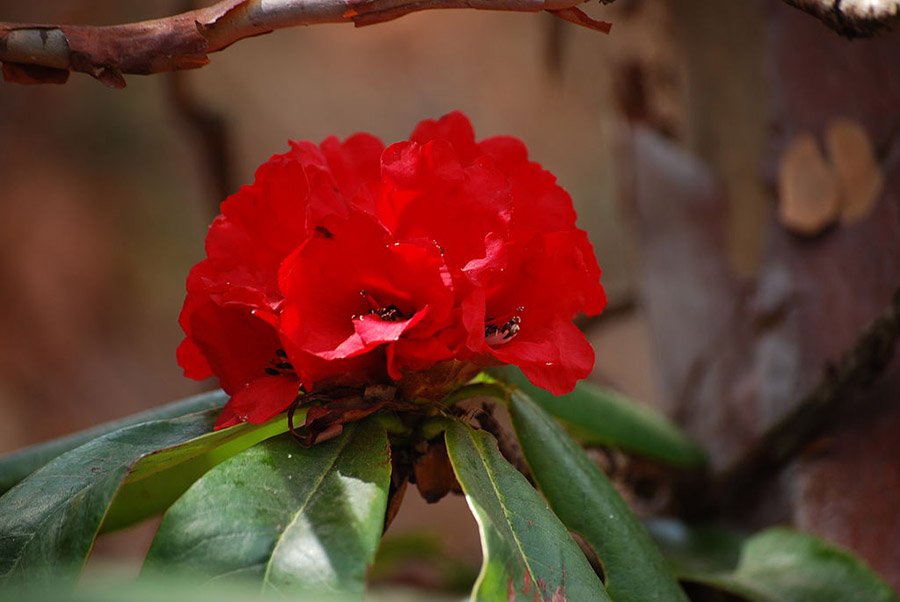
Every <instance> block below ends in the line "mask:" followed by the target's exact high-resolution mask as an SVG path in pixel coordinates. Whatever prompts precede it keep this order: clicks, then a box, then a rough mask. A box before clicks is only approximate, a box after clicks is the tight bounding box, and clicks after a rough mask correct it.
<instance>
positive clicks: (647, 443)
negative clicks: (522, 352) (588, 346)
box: [497, 367, 706, 468]
mask: <svg viewBox="0 0 900 602" xmlns="http://www.w3.org/2000/svg"><path fill="white" fill-rule="evenodd" d="M497 372H498V376H499V377H500V378H501V379H502V380H505V381H507V382H509V383H510V384H512V385H515V386H516V387H518V388H519V389H521V390H522V391H523V392H524V393H525V394H526V395H528V396H529V397H530V398H531V399H533V400H534V401H535V403H537V404H538V405H539V406H541V407H542V408H543V409H544V410H546V411H547V412H549V413H550V414H551V415H552V416H554V417H556V418H558V419H560V420H561V421H563V423H564V424H565V425H566V427H567V428H568V429H569V430H570V431H571V432H572V433H573V434H574V435H575V436H576V437H577V438H578V439H580V440H581V441H582V442H584V443H586V444H588V445H604V446H607V447H615V448H619V449H622V450H625V451H627V452H631V453H634V454H637V455H642V456H647V457H649V458H654V459H656V460H659V461H661V462H665V463H667V464H672V465H674V466H680V467H684V468H693V467H699V466H702V465H703V464H705V463H706V455H705V453H704V452H703V450H702V449H701V448H700V447H699V446H698V445H697V444H696V443H694V442H693V441H692V440H691V439H689V438H688V436H687V435H685V434H684V433H683V432H682V431H681V430H680V429H679V428H678V427H676V426H675V425H674V424H672V422H671V421H669V420H668V419H667V418H666V417H665V416H663V415H662V414H659V413H658V412H655V411H653V410H651V409H650V408H647V407H645V406H642V405H640V404H638V403H636V402H633V401H631V400H629V399H627V398H626V397H624V396H623V395H621V394H619V393H616V392H615V391H612V390H610V389H604V388H602V387H598V386H596V385H594V384H591V383H588V382H584V381H582V382H580V383H578V384H577V385H575V390H574V391H572V392H571V393H569V394H567V395H561V396H559V397H557V396H555V395H553V394H552V393H549V392H548V391H545V390H544V389H541V388H540V387H536V386H534V385H533V384H531V383H530V382H529V381H528V379H527V378H526V377H525V375H524V374H522V372H521V371H520V370H518V369H516V368H513V367H506V368H504V369H502V370H498V371H497Z"/></svg>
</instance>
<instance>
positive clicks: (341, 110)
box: [0, 0, 900, 586]
mask: <svg viewBox="0 0 900 602" xmlns="http://www.w3.org/2000/svg"><path fill="white" fill-rule="evenodd" d="M127 4H131V3H127ZM178 8H179V7H178V5H177V3H174V2H162V1H158V2H145V3H142V6H140V7H133V6H128V5H126V3H120V2H113V1H112V0H93V1H87V2H86V1H84V0H79V1H75V0H54V1H52V2H51V1H48V2H42V3H22V2H15V1H13V0H0V19H2V20H6V21H37V22H68V23H95V24H103V23H116V22H124V21H133V20H138V19H142V18H152V17H157V16H163V15H166V14H171V13H173V12H176V11H177V10H178ZM589 10H590V12H591V13H592V14H593V15H594V16H596V17H600V18H605V19H607V20H610V21H613V22H614V28H613V33H612V35H610V36H603V35H600V34H597V33H595V32H591V31H587V30H582V29H578V28H576V27H574V26H571V25H568V24H560V23H558V22H557V21H555V20H553V19H552V17H550V16H548V15H544V14H534V15H532V14H495V13H486V12H441V13H425V14H416V15H411V16H408V17H404V18H403V19H401V20H398V21H396V22H392V23H387V24H382V25H378V26H374V27H370V28H363V29H358V30H355V29H354V28H352V27H350V26H317V27H311V28H302V29H295V30H289V31H282V32H278V33H275V34H272V35H268V36H263V37H260V38H255V39H251V40H246V41H243V42H241V43H239V44H237V45H236V46H234V47H232V48H230V49H228V50H226V51H225V52H223V53H220V54H216V55H213V56H212V64H210V65H209V66H207V67H205V68H203V69H202V70H199V71H196V72H192V73H189V74H188V75H187V76H186V77H185V78H184V79H183V80H182V83H183V84H184V85H186V86H188V87H189V89H190V90H191V91H192V93H193V94H195V95H196V97H197V99H198V101H199V102H201V103H202V104H203V105H205V106H207V107H209V108H211V109H213V110H215V111H217V112H219V113H220V114H221V115H222V116H223V117H224V118H225V120H226V124H227V127H228V130H227V131H228V133H229V136H230V142H229V145H228V150H229V153H230V156H231V159H232V162H233V169H232V171H231V173H230V175H231V180H232V182H233V183H234V184H235V185H237V184H239V183H242V182H247V181H249V180H250V179H251V178H252V173H253V170H254V169H255V167H256V166H257V165H258V164H260V163H261V162H263V161H264V160H265V159H266V158H267V157H268V156H269V155H271V154H273V153H275V152H281V151H283V150H284V149H285V148H286V140H287V139H288V138H298V139H301V138H306V139H312V140H319V139H321V138H323V137H325V136H327V135H330V134H337V135H339V136H346V135H348V134H351V133H353V132H355V131H359V130H365V131H371V132H373V133H375V134H376V135H379V136H381V137H382V138H383V139H385V140H386V141H388V142H390V141H393V140H397V139H401V138H403V137H405V136H406V135H408V133H409V132H410V130H411V128H412V127H413V125H414V124H415V123H416V122H417V121H418V120H419V119H422V118H426V117H434V116H438V115H440V114H442V113H444V112H447V111H449V110H453V109H461V110H463V111H465V112H466V113H468V114H469V116H470V117H471V118H472V120H473V122H474V124H475V127H476V131H477V132H478V134H479V135H480V136H488V135H492V134H498V133H513V134H515V135H518V136H519V137H521V138H523V139H524V140H525V141H526V143H527V144H528V145H529V148H530V149H531V152H532V155H533V157H534V158H535V159H537V160H538V161H540V162H542V163H543V164H544V165H545V166H546V167H548V168H549V169H551V170H552V171H553V172H554V173H556V174H557V175H558V176H559V179H560V181H561V182H562V184H563V185H564V186H565V187H566V188H567V189H568V190H569V191H570V192H571V193H572V195H573V197H574V198H575V201H576V205H577V207H578V209H579V214H580V223H581V225H582V227H584V228H585V229H587V230H588V231H589V232H590V234H591V237H592V239H593V241H594V244H595V246H596V248H597V252H598V256H599V258H600V262H601V265H602V266H603V268H604V282H605V284H606V286H607V289H608V291H609V293H610V297H611V301H612V305H613V306H614V307H616V308H622V309H623V310H622V311H617V312H616V313H615V315H614V316H612V314H611V317H610V318H609V319H607V320H605V321H603V322H601V323H600V324H598V325H596V326H594V327H593V328H592V330H591V336H592V339H593V340H594V342H595V346H596V348H597V352H598V362H597V368H596V370H595V375H594V376H595V377H596V378H597V379H598V380H601V381H604V382H607V383H611V384H614V385H616V386H618V387H620V388H621V389H623V390H624V391H625V392H627V393H629V394H631V395H632V396H634V397H635V398H637V399H640V400H642V401H645V402H647V403H650V404H653V405H655V406H657V407H659V408H661V409H664V410H665V411H667V412H668V413H669V414H670V415H672V416H673V417H675V418H676V419H677V420H678V421H679V422H681V423H682V424H683V425H684V426H685V427H686V428H687V429H688V430H689V431H690V432H692V433H693V434H694V435H696V436H697V437H698V438H700V439H701V440H702V441H703V442H704V444H705V445H706V446H707V447H708V449H709V450H710V451H711V452H712V453H713V455H714V456H713V457H714V464H715V465H716V466H717V467H724V466H726V465H727V464H729V463H730V462H731V461H733V460H734V459H735V458H737V457H739V456H740V455H741V453H742V451H744V450H745V449H746V448H747V446H748V445H750V444H752V442H753V441H754V440H755V439H756V438H757V437H758V436H759V434H760V433H761V432H763V431H764V429H765V428H766V427H767V426H768V425H770V424H771V423H772V422H773V421H774V420H776V419H777V418H778V417H779V416H780V415H782V414H783V413H784V412H785V411H787V410H788V409H789V408H790V407H791V406H792V405H793V404H794V403H796V402H797V401H798V400H799V399H800V398H801V397H802V395H803V394H804V393H805V392H806V391H807V390H808V389H809V388H810V387H812V386H813V385H814V384H815V383H816V382H817V381H818V379H819V378H820V377H821V374H822V371H823V367H824V365H825V363H826V362H828V361H834V360H836V359H837V357H839V356H840V353H841V352H842V351H843V350H845V349H847V348H849V347H850V346H851V345H852V343H853V341H854V340H855V337H856V335H857V333H858V331H859V330H860V329H861V328H862V327H863V326H864V325H865V324H866V323H867V322H868V321H869V320H870V319H872V318H873V317H874V316H875V315H876V314H877V313H878V312H879V311H881V309H882V308H883V307H885V306H886V305H887V303H888V301H889V299H890V295H891V292H892V291H893V290H894V289H895V288H896V287H897V285H898V283H900V225H898V223H900V222H898V214H900V198H898V195H900V183H898V161H900V149H898V145H897V131H898V130H897V127H898V125H900V38H898V35H897V34H890V35H885V36H882V37H881V38H879V39H877V40H875V41H857V42H852V43H851V42H848V41H846V40H842V39H840V38H838V37H837V36H836V35H835V34H833V33H832V32H830V31H829V30H827V29H825V28H824V26H823V25H822V24H821V23H819V22H818V21H815V20H814V19H812V18H810V17H808V16H806V15H803V14H801V13H799V12H797V11H794V10H793V9H790V8H788V7H787V6H785V5H784V4H783V3H782V2H780V0H765V1H759V2H756V1H750V2H740V3H738V2H716V1H714V0H707V1H701V0H665V1H663V0H656V1H652V2H651V1H643V2H641V1H638V0H618V1H617V2H615V3H614V4H613V5H612V6H610V7H603V8H597V7H591V8H590V9H589ZM554 63H555V64H557V67H556V68H555V69H554V68H553V67H552V65H553V64H554ZM170 83H171V82H170V79H169V76H154V77H149V78H141V77H130V78H129V79H128V87H127V88H126V89H125V90H122V91H116V90H110V89H107V88H104V87H103V86H102V85H100V84H99V83H97V82H95V81H92V80H90V79H88V78H87V77H85V76H83V75H75V76H73V77H72V78H71V80H70V82H69V83H68V84H66V85H65V86H55V87H54V86H46V87H20V86H13V85H8V84H2V85H0V302H2V309H3V311H0V451H6V450H12V449H15V448H17V447H20V446H23V445H27V444H30V443H33V442H36V441H40V440H43V439H47V438H50V437H54V436H58V435H61V434H64V433H67V432H71V431H74V430H78V429H81V428H84V427H87V426H90V425H93V424H96V423H98V422H101V421H104V420H107V419H110V418H114V417H118V416H123V415H126V414H129V413H132V412H134V411H136V410H139V409H143V408H146V407H150V406H153V405H156V404H159V403H162V402H165V401H168V400H171V399H175V398H178V397H182V396H185V395H188V394H192V393H194V392H198V391H200V390H204V389H207V388H210V387H211V386H212V384H211V383H201V384H198V383H194V382H191V381H188V380H186V379H184V378H183V377H182V376H181V374H180V370H179V369H178V367H177V365H176V364H175V360H174V349H175V346H176V345H177V344H178V342H179V340H180V336H181V335H180V331H179V329H178V326H177V323H176V318H177V314H178V311H179V309H180V305H181V301H182V298H183V283H184V277H185V275H186V273H187V270H188V269H189V268H190V266H191V265H192V264H193V263H195V262H196V261H197V260H198V259H200V257H201V256H202V240H203V236H204V233H205V227H206V225H207V224H208V222H209V220H210V219H211V216H212V207H213V206H214V203H216V202H217V200H219V199H218V198H217V193H216V192H215V190H216V187H215V183H214V182H213V179H212V177H211V174H210V171H209V170H208V169H207V166H206V165H205V164H204V162H203V159H202V155H201V152H200V147H199V146H198V139H197V138H196V137H195V135H194V134H195V133H194V132H193V131H192V130H190V129H189V128H187V127H186V125H185V123H184V121H183V120H181V119H180V118H179V116H178V114H177V112H176V111H175V109H174V106H173V101H172V97H171V94H170ZM838 117H841V118H849V119H852V120H855V122H857V123H859V124H861V125H862V127H863V128H864V129H865V131H866V132H867V133H868V136H869V137H870V138H871V140H872V141H873V143H874V144H875V147H876V149H877V151H878V161H879V167H880V169H882V170H883V174H884V178H885V187H884V192H883V193H882V194H880V195H879V198H878V203H877V205H876V207H875V208H874V209H873V210H872V212H871V214H870V215H868V216H866V217H865V219H863V220H862V221H861V222H858V223H856V224H852V225H836V226H833V227H831V228H829V229H828V230H826V231H824V232H822V233H820V234H819V235H818V236H817V237H814V238H812V239H807V238H802V237H797V236H796V235H794V234H792V233H790V232H787V231H786V230H785V228H784V227H783V224H781V223H779V221H778V220H777V218H776V212H775V209H776V207H777V201H778V199H777V194H776V186H775V184H776V182H777V179H778V176H779V159H780V157H781V155H782V152H783V151H784V149H785V148H786V147H787V146H788V145H789V144H790V142H791V141H792V140H793V139H794V137H796V136H797V135H799V134H803V133H811V134H812V135H813V136H816V137H818V139H819V140H821V138H822V136H823V135H824V131H825V128H826V126H827V124H828V123H829V122H830V120H833V119H835V118H838ZM536 285H539V283H536ZM760 316H762V318H761V317H760ZM859 397H860V398H861V399H859V400H855V401H854V406H853V408H860V409H858V410H857V409H854V410H851V411H848V413H847V415H846V416H844V417H843V418H842V423H845V424H835V425H833V426H832V428H831V429H830V430H829V434H828V442H829V443H828V445H827V446H825V447H824V448H821V447H820V448H819V452H818V453H817V455H814V456H809V455H807V456H804V457H803V458H802V459H801V460H800V461H798V462H796V463H794V465H792V466H791V467H790V468H789V469H788V470H786V471H785V472H784V473H783V474H781V476H780V477H779V479H776V481H775V483H774V484H769V485H767V489H766V491H767V494H766V495H765V496H764V498H763V499H762V502H761V503H760V504H759V507H758V508H756V509H755V510H754V511H753V512H751V513H750V517H749V518H747V517H743V520H746V521H749V523H750V524H756V525H760V524H765V523H769V522H773V521H793V522H795V523H796V524H797V525H798V526H800V527H802V528H805V529H809V530H812V531H816V532H819V533H821V534H823V535H825V536H827V537H830V538H832V539H834V540H836V541H838V542H840V543H842V544H844V545H847V546H851V547H854V548H856V549H857V550H859V551H860V552H861V553H863V554H864V555H865V556H866V558H867V559H868V560H869V561H870V562H871V563H872V564H873V566H875V567H876V568H878V569H879V570H881V571H882V572H883V573H884V574H885V575H886V576H888V578H889V579H890V580H891V581H892V583H893V584H894V585H895V586H898V585H900V572H898V567H900V518H898V511H897V508H900V467H898V457H900V449H898V445H900V444H898V442H897V441H898V437H897V436H896V433H897V431H898V427H900V410H898V409H897V408H898V405H900V404H898V403H897V402H898V401H900V400H898V397H900V368H898V363H897V362H894V364H892V365H891V367H890V368H889V369H888V371H887V374H885V375H882V376H881V377H880V379H879V380H877V381H876V382H875V383H874V384H873V385H872V387H871V388H870V389H868V390H866V391H864V392H862V393H860V395H859ZM857 402H858V403H857ZM822 450H824V451H822ZM414 498H415V495H414V494H413V495H410V496H408V499H407V508H406V509H405V510H404V512H403V514H402V515H401V517H400V518H399V519H398V523H397V524H396V526H395V527H394V529H397V530H403V529H405V528H413V527H424V528H428V529H434V530H437V531H439V532H442V533H445V534H447V533H449V534H450V536H448V537H446V539H447V541H448V546H449V548H450V549H451V550H452V551H454V552H456V553H459V554H461V555H464V556H465V557H466V558H468V559H469V560H470V561H471V562H472V563H473V565H474V564H477V561H478V556H479V552H478V543H477V534H476V533H475V531H474V523H473V522H472V521H471V519H470V518H468V517H467V515H466V512H465V509H464V504H463V502H462V501H461V500H460V499H458V498H457V499H452V500H448V501H446V502H442V504H441V505H440V506H438V507H437V508H438V509H439V511H440V513H439V514H436V513H435V512H434V511H433V509H427V510H426V509H425V508H424V504H423V503H421V502H420V501H418V500H415V499H414ZM141 533H142V537H143V538H144V539H146V538H147V537H148V536H149V534H150V533H152V530H150V531H148V530H147V529H144V530H143V531H142V532H141ZM129 541H130V540H129V539H128V536H127V535H125V536H123V535H119V536H115V537H114V538H112V539H111V540H110V541H107V542H106V543H104V544H103V545H101V546H100V549H99V552H98V555H100V556H101V557H102V556H103V554H104V553H105V554H110V553H119V552H120V551H121V550H123V549H129V546H130V543H129Z"/></svg>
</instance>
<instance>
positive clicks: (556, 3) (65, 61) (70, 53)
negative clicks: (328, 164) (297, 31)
mask: <svg viewBox="0 0 900 602" xmlns="http://www.w3.org/2000/svg"><path fill="white" fill-rule="evenodd" d="M582 2H584V0H222V1H220V2H217V3H216V4H214V5H212V6H209V7H207V8H201V9H197V10H192V11H188V12H184V13H182V14H179V15H175V16H172V17H166V18H162V19H155V20H152V21H142V22H140V23H130V24H126V25H113V26H105V27H95V26H74V25H37V24H18V23H0V62H2V63H3V75H4V79H6V80H7V81H14V82H18V83H48V82H50V83H63V82H65V81H66V79H67V78H68V74H69V73H70V72H71V71H78V72H82V73H87V74H89V75H91V76H93V77H95V78H97V79H99V80H100V81H102V82H103V83H105V84H107V85H110V86H113V87H123V86H124V85H125V79H124V78H123V74H127V73H133V74H150V73H160V72H163V71H176V70H180V69H193V68H197V67H202V66H203V65H205V64H207V63H208V62H209V58H208V56H207V55H208V54H209V53H212V52H218V51H219V50H222V49H224V48H227V47H228V46H230V45H231V44H233V43H235V42H237V41H239V40H242V39H244V38H249V37H253V36H258V35H261V34H265V33H270V32H272V31H274V30H276V29H284V28H287V27H295V26H298V25H315V24H319V23H354V24H355V25H357V26H361V25H371V24H374V23H381V22H384V21H389V20H391V19H396V18H397V17H401V16H403V15H406V14H409V13H412V12H418V11H422V10H429V9H438V8H473V9H481V10H502V11H519V12H538V11H549V12H551V13H554V14H555V15H557V16H559V17H561V18H563V19H565V20H568V21H572V22H575V23H578V24H579V25H584V26H587V27H592V28H594V29H599V30H601V31H608V29H609V24H607V23H603V22H600V21H594V20H593V19H591V18H589V17H588V16H587V15H585V14H584V13H583V12H582V11H580V10H579V9H578V8H577V6H578V5H579V4H581V3H582Z"/></svg>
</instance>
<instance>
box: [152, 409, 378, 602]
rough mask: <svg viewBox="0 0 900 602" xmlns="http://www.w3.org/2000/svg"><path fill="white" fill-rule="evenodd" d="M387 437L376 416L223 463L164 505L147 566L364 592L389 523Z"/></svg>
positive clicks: (281, 440) (274, 586) (282, 440)
mask: <svg viewBox="0 0 900 602" xmlns="http://www.w3.org/2000/svg"><path fill="white" fill-rule="evenodd" d="M390 471H391V464H390V456H389V449H388V441H387V435H386V433H385V431H384V428H383V426H381V424H380V423H379V422H378V421H377V420H369V421H366V422H363V423H357V424H354V425H351V426H349V427H347V428H346V429H345V430H344V433H343V434H342V435H341V436H340V437H338V438H336V439H334V440H331V441H327V442H325V443H320V444H317V445H314V446H312V447H310V448H303V447H301V446H300V445H299V444H298V443H297V441H295V440H294V439H293V437H291V436H289V435H284V436H282V437H276V438H274V439H270V440H268V441H265V442H263V443H261V444H259V445H256V446H254V447H251V448H250V449H247V450H246V451H244V452H242V453H240V454H238V455H237V456H234V457H233V458H231V459H229V460H227V461H225V462H223V463H222V464H220V465H219V466H217V467H216V468H214V469H212V470H211V471H209V472H208V473H207V474H206V475H205V476H204V477H203V478H202V479H200V480H199V481H197V482H196V483H195V484H194V485H193V486H192V487H191V488H190V489H189V490H188V491H187V493H185V494H184V496H182V497H181V499H179V500H178V501H177V502H176V503H175V504H174V505H173V506H172V507H171V508H170V509H169V511H168V512H167V513H166V515H165V517H164V519H163V522H162V525H161V526H160V529H159V532H158V533H157V536H156V539H155V540H154V542H153V546H152V547H151V549H150V553H149V554H148V557H147V564H146V572H147V573H148V574H150V575H152V574H155V573H157V572H159V571H176V572H184V573H186V574H189V575H192V576H201V577H204V578H207V579H209V580H215V581H218V580H221V579H237V580H240V581H252V582H255V583H257V584H259V586H260V587H261V589H262V590H276V591H282V592H288V591H317V592H333V593H346V592H353V593H358V592H361V591H362V589H363V587H364V582H365V576H366V570H367V568H368V566H369V565H370V564H371V563H372V562H373V560H374V558H375V552H376V550H377V549H378V542H379V540H380V538H381V533H382V529H383V525H384V515H385V509H386V505H387V492H388V486H389V481H390Z"/></svg>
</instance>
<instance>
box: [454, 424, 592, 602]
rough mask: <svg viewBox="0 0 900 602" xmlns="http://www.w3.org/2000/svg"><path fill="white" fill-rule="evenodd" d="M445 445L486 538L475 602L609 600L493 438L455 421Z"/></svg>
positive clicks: (581, 556)
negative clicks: (501, 452)
mask: <svg viewBox="0 0 900 602" xmlns="http://www.w3.org/2000/svg"><path fill="white" fill-rule="evenodd" d="M446 440H447V452H448V454H449V455H450V461H451V463H452V464H453V470H454V471H455V473H456V477H457V478H458V479H459V483H460V485H462V488H463V491H465V494H466V501H467V502H468V503H469V507H470V508H471V509H472V513H473V514H474V515H475V518H476V520H477V521H478V526H479V530H480V532H481V541H482V548H483V550H484V562H483V564H482V567H481V574H480V575H479V577H478V581H477V582H476V583H475V590H474V592H473V595H472V597H473V599H474V600H478V601H487V602H495V601H501V600H502V601H505V600H528V601H529V602H530V601H532V600H539V601H543V600H548V601H549V600H553V601H556V600H572V601H581V600H592V601H594V600H609V597H608V596H607V595H606V590H604V588H603V584H602V583H601V582H600V579H599V578H598V577H597V575H596V573H594V570H593V569H592V568H591V565H590V564H589V563H588V561H587V559H586V558H585V556H584V554H582V552H581V549H580V548H579V547H578V545H577V544H576V543H575V542H574V541H573V540H572V538H571V537H570V536H569V533H568V532H567V531H566V528H565V527H564V526H563V524H562V523H561V522H560V521H559V519H558V518H557V517H556V516H555V515H554V514H553V513H552V512H551V511H550V510H549V509H548V508H547V506H546V504H545V503H544V501H543V500H542V499H541V497H540V495H539V494H538V492H537V491H535V490H534V488H532V487H531V485H530V484H529V483H528V481H527V480H526V479H525V477H524V476H522V474H521V473H520V472H519V471H517V470H516V469H515V468H513V467H512V466H510V464H509V463H508V462H507V461H506V460H505V459H504V458H503V456H501V455H500V452H499V451H498V450H497V444H496V441H495V440H494V438H493V437H492V436H491V435H489V434H488V433H486V432H484V431H475V430H473V429H471V428H470V427H468V426H466V425H464V424H462V423H460V422H456V421H454V422H451V423H449V424H448V426H447V431H446Z"/></svg>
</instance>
